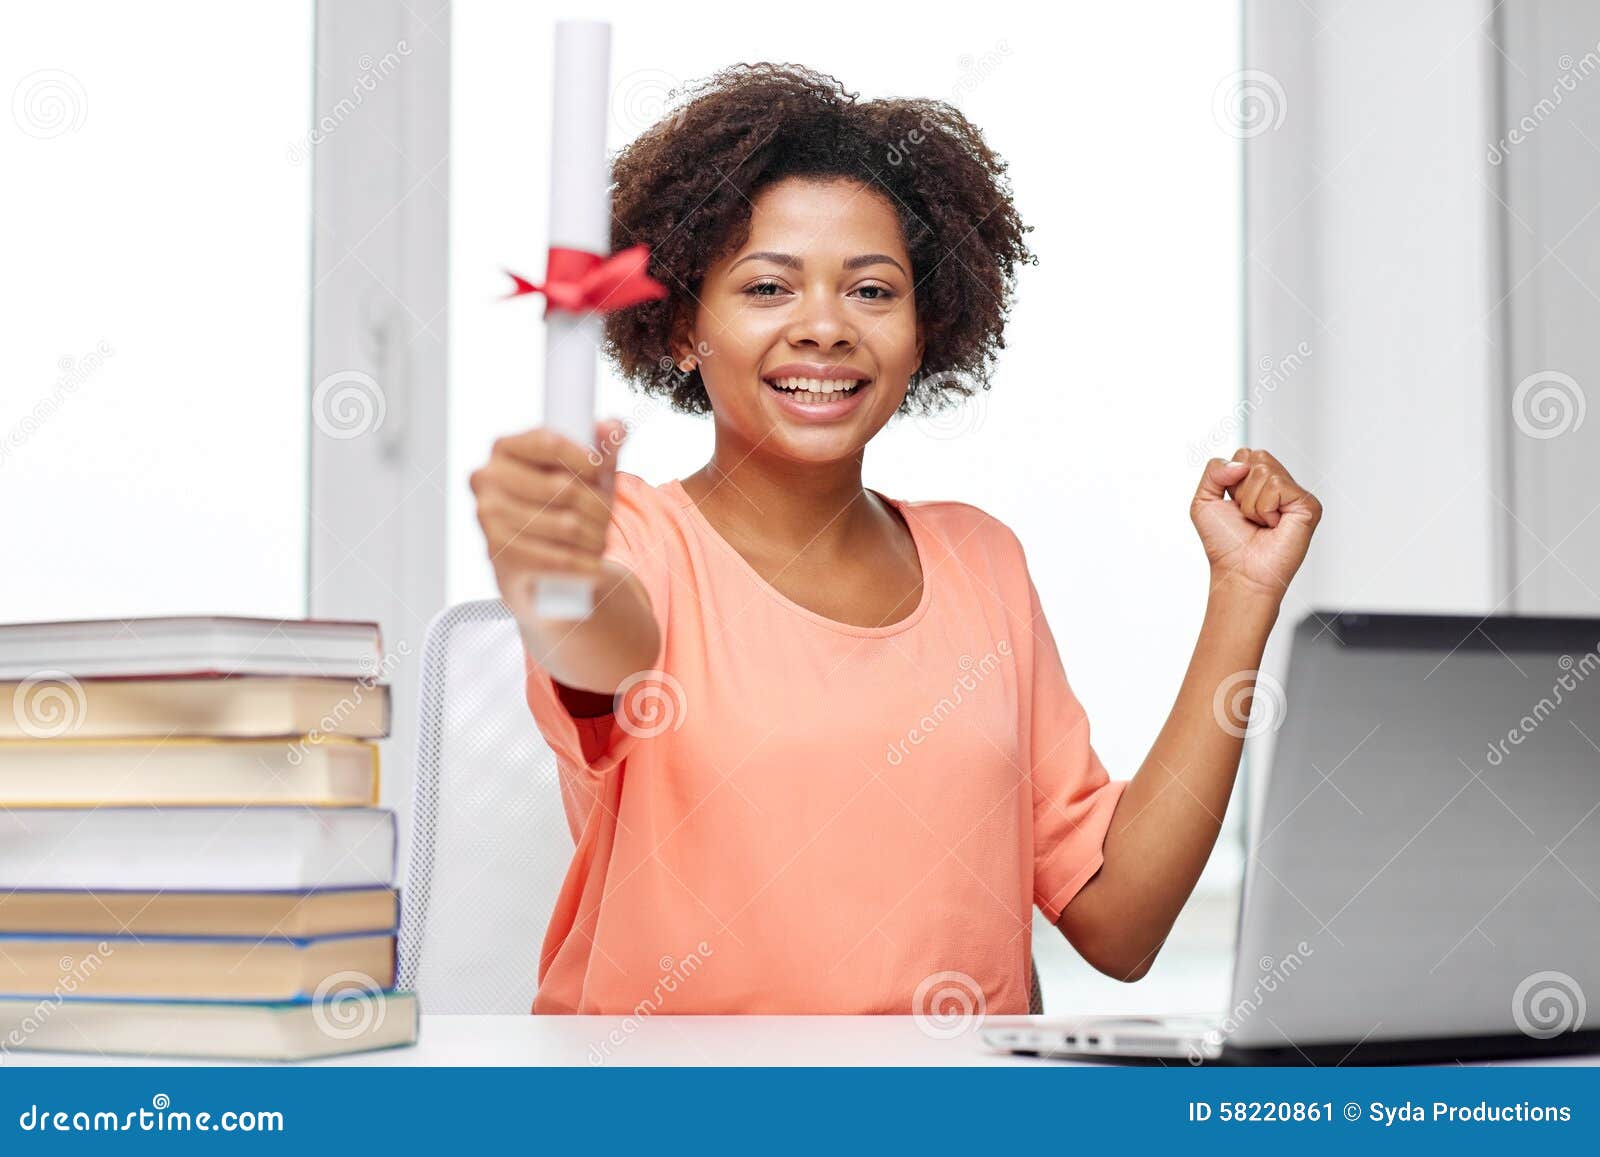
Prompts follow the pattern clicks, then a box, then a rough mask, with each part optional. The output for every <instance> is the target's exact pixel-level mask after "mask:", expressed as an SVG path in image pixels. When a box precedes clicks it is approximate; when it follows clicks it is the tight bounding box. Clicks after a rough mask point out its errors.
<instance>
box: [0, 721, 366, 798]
mask: <svg viewBox="0 0 1600 1157" xmlns="http://www.w3.org/2000/svg"><path fill="white" fill-rule="evenodd" d="M377 799H378V748H377V746H376V745H375V744H372V743H366V742H363V741H360V740H353V739H328V738H312V737H309V736H302V737H300V738H298V739H288V740H286V739H200V738H192V737H183V738H170V739H167V738H164V739H131V740H126V739H78V740H59V739H56V740H8V741H5V742H0V807H5V808H27V807H103V806H113V807H114V806H121V805H126V804H157V805H162V806H186V805H187V806H197V807H198V806H211V807H216V806H237V805H247V804H258V805H270V804H277V805H283V804H307V805H312V806H321V807H365V806H369V805H371V804H374V803H376V802H377Z"/></svg>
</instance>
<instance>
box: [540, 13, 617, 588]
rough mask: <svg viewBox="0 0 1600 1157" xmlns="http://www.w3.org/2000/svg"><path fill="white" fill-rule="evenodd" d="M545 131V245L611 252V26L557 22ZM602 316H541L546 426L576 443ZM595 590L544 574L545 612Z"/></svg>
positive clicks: (588, 401)
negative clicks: (547, 216) (547, 241)
mask: <svg viewBox="0 0 1600 1157" xmlns="http://www.w3.org/2000/svg"><path fill="white" fill-rule="evenodd" d="M554 86H555V87H554V99H553V101H552V124H551V133H550V244H551V245H552V246H559V247H561V248H566V249H582V250H585V251H587V252H589V253H599V254H603V255H608V254H610V252H611V193H610V186H611V173H610V170H609V168H608V166H607V165H606V114H607V103H606V102H607V97H608V95H609V91H610V87H611V25H610V24H608V23H606V22H605V21H603V20H558V21H556V34H555V69H554ZM603 326H604V321H603V319H602V317H601V315H600V314H598V313H585V314H574V313H564V312H561V311H556V310H552V311H550V312H549V313H548V315H547V316H546V318H545V335H544V339H545V345H544V424H545V426H546V427H548V428H549V429H551V430H554V431H555V432H556V433H558V434H561V435H562V436H563V437H567V438H571V439H572V440H573V441H574V442H577V443H578V444H579V445H580V446H590V445H593V444H594V416H595V415H594V377H595V374H594V365H595V357H596V355H597V353H598V351H599V349H600V342H601V338H602V329H603ZM593 599H594V592H593V590H592V588H591V587H590V585H589V584H588V583H587V582H586V581H584V580H583V579H551V578H547V579H543V580H541V581H540V583H539V590H538V594H537V595H536V601H535V608H536V610H537V613H538V614H539V615H540V616H541V617H543V618H552V619H581V618H583V617H584V616H586V615H587V614H588V613H589V611H590V610H591V608H592V605H593Z"/></svg>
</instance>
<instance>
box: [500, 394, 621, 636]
mask: <svg viewBox="0 0 1600 1157" xmlns="http://www.w3.org/2000/svg"><path fill="white" fill-rule="evenodd" d="M625 434H626V430H625V428H624V426H623V424H622V423H621V422H619V421H617V420H616V419H607V420H605V421H603V422H600V423H598V424H597V425H596V427H595V447H596V449H594V450H589V449H586V448H585V447H582V446H579V445H578V444H577V443H575V442H573V441H571V440H570V439H567V438H563V437H562V436H561V435H559V434H557V433H555V432H554V431H551V430H547V429H543V428H538V429H533V430H527V431H524V432H523V433H521V434H512V435H508V436H506V437H503V438H498V439H496V440H495V443H494V447H493V449H492V450H491V452H490V454H489V461H487V462H486V463H484V464H483V465H482V466H480V467H479V468H478V469H477V470H474V471H473V472H472V477H471V484H472V493H473V494H474V495H476V496H477V499H478V525H479V526H481V527H482V528H483V536H484V539H485V541H486V543H487V545H488V550H489V561H490V563H491V564H492V565H493V567H494V577H495V582H496V583H497V584H498V585H499V587H500V597H501V598H503V599H504V600H505V602H506V605H507V606H509V607H510V608H511V609H512V611H513V613H515V614H516V615H517V617H518V618H519V619H521V620H524V621H526V620H527V619H528V617H529V616H531V614H532V607H533V597H534V587H535V585H536V584H537V583H538V581H539V580H540V579H542V578H551V577H562V578H582V579H587V580H589V581H591V582H593V581H597V580H598V579H599V578H600V576H601V563H600V556H601V554H602V552H603V551H604V550H605V545H606V528H607V526H609V524H610V522H611V500H612V494H613V491H614V487H615V483H616V468H617V451H618V450H619V449H620V448H621V446H622V440H623V438H624V436H625Z"/></svg>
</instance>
